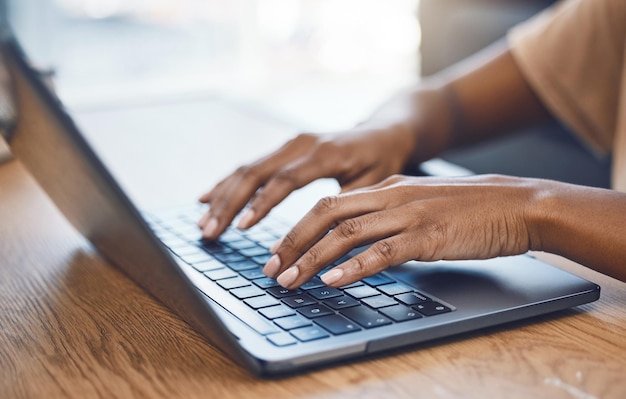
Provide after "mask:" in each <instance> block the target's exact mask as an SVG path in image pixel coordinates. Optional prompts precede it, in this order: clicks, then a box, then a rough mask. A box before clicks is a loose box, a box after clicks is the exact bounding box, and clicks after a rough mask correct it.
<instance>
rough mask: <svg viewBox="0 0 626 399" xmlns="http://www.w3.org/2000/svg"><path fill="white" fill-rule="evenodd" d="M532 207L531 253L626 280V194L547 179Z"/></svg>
mask: <svg viewBox="0 0 626 399" xmlns="http://www.w3.org/2000/svg"><path fill="white" fill-rule="evenodd" d="M539 193H540V194H539V195H538V198H537V200H536V201H534V203H533V204H532V205H531V208H530V209H531V214H532V217H530V218H529V220H531V222H530V224H531V226H532V227H531V228H530V231H531V249H533V250H540V251H545V252H550V253H555V254H558V255H562V256H564V257H566V258H568V259H572V260H574V261H576V262H578V263H581V264H583V265H585V266H588V267H590V268H593V269H595V270H598V271H600V272H602V273H605V274H608V275H610V276H613V277H615V278H618V279H620V280H622V281H626V265H625V259H626V194H625V193H620V192H617V191H612V190H606V189H598V188H591V187H584V186H576V185H571V184H565V183H557V182H548V181H546V189H545V190H541V191H540V192H539Z"/></svg>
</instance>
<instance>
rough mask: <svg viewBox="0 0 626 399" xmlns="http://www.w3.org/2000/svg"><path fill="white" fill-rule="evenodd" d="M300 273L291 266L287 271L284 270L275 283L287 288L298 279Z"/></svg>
mask: <svg viewBox="0 0 626 399" xmlns="http://www.w3.org/2000/svg"><path fill="white" fill-rule="evenodd" d="M299 274H300V271H299V270H298V266H291V267H290V268H289V269H287V270H285V271H284V272H283V273H282V274H281V275H280V276H278V278H277V279H276V281H278V284H280V285H282V286H283V287H285V288H289V286H290V285H291V284H293V282H294V281H296V279H297V278H298V275H299Z"/></svg>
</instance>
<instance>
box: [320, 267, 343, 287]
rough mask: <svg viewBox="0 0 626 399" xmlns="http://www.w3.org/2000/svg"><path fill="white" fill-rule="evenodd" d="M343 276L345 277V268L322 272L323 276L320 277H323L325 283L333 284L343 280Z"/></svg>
mask: <svg viewBox="0 0 626 399" xmlns="http://www.w3.org/2000/svg"><path fill="white" fill-rule="evenodd" d="M342 277H343V270H341V269H332V270H330V271H328V272H326V273H324V274H322V276H321V277H320V278H321V279H322V281H323V282H324V284H326V285H331V284H333V283H336V282H337V281H339V280H341V278H342Z"/></svg>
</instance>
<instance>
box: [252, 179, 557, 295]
mask: <svg viewBox="0 0 626 399" xmlns="http://www.w3.org/2000/svg"><path fill="white" fill-rule="evenodd" d="M549 184H550V183H549V181H546V180H539V179H523V178H514V177H507V176H496V175H486V176H472V177H461V178H436V177H408V176H401V175H396V176H392V177H390V178H388V179H386V180H384V181H383V182H381V183H378V184H376V185H374V186H370V187H368V188H365V189H361V190H358V191H353V192H349V193H345V194H340V195H337V196H332V197H326V198H323V199H322V200H320V201H319V202H318V203H317V204H316V205H315V207H314V208H313V209H312V210H311V211H309V212H308V213H307V214H306V215H305V216H304V218H303V219H302V220H301V221H300V222H299V223H298V224H296V225H295V226H294V228H293V229H292V230H291V231H290V232H289V233H288V234H287V235H286V236H285V237H284V238H283V239H282V241H281V242H277V243H276V245H274V247H273V248H272V252H273V253H274V256H273V257H272V258H271V259H270V261H269V262H268V263H267V264H266V265H265V267H264V269H263V271H264V273H265V274H266V275H268V276H269V277H274V278H277V280H278V282H279V283H280V284H281V285H282V286H284V287H286V288H290V289H293V288H297V287H299V286H300V285H302V284H303V283H305V282H306V281H308V280H309V279H310V278H312V277H313V276H314V275H315V274H316V273H318V272H319V271H320V270H321V269H323V268H325V267H326V266H328V265H330V264H331V263H332V262H334V261H336V260H337V259H339V258H340V257H341V256H343V255H344V254H346V253H348V252H349V251H350V250H352V249H353V248H356V247H360V246H363V245H366V244H371V243H373V244H372V245H371V246H370V247H369V248H368V249H366V250H365V251H363V252H361V253H360V254H358V255H356V256H354V257H353V258H351V259H349V260H347V261H345V262H344V263H342V264H340V265H338V266H336V267H334V268H333V269H331V270H330V271H329V272H327V273H326V274H324V275H323V276H322V280H323V281H324V282H325V283H326V284H327V285H329V286H333V287H339V286H343V285H346V284H350V283H353V282H355V281H358V280H360V279H362V278H364V277H367V276H370V275H373V274H376V273H378V272H380V271H382V270H384V269H386V268H387V267H389V266H394V265H399V264H402V263H404V262H407V261H409V260H420V261H436V260H442V259H450V260H451V259H486V258H492V257H496V256H503V255H516V254H521V253H525V252H527V251H528V250H530V249H531V248H532V247H533V245H532V243H533V238H534V240H538V238H537V237H538V236H537V235H536V234H534V233H533V231H531V229H530V228H531V226H532V217H531V215H532V212H533V203H534V202H533V201H534V200H536V199H537V198H539V197H540V195H539V194H540V193H541V190H543V189H546V185H547V186H548V187H549Z"/></svg>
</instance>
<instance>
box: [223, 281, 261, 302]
mask: <svg viewBox="0 0 626 399" xmlns="http://www.w3.org/2000/svg"><path fill="white" fill-rule="evenodd" d="M221 281H225V280H221ZM218 284H219V283H218ZM230 293H231V294H233V295H234V296H236V297H237V298H239V299H246V298H252V297H254V296H260V295H263V294H264V293H265V292H264V291H263V290H262V289H260V288H259V287H256V286H254V285H249V286H247V287H240V288H234V289H232V290H230Z"/></svg>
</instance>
